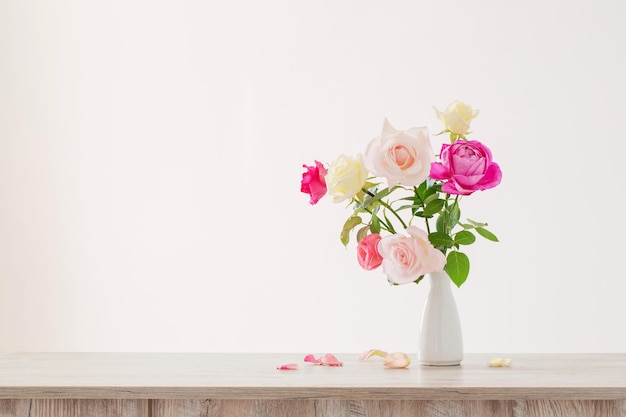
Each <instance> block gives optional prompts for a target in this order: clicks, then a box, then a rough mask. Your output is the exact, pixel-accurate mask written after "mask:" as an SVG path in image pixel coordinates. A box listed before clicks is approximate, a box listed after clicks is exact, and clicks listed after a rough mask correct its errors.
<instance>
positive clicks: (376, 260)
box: [356, 233, 383, 271]
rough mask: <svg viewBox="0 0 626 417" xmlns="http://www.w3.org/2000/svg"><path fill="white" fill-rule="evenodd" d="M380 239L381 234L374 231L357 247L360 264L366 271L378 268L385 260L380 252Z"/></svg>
mask: <svg viewBox="0 0 626 417" xmlns="http://www.w3.org/2000/svg"><path fill="white" fill-rule="evenodd" d="M380 239H381V236H380V235H379V234H378V233H372V234H370V235H367V236H365V237H364V238H363V239H362V240H361V241H360V242H359V244H358V245H357V247H356V255H357V259H358V261H359V265H361V268H363V269H365V270H366V271H371V270H372V269H376V268H378V267H379V266H380V264H381V263H382V262H383V257H382V256H380V253H379V252H378V242H380Z"/></svg>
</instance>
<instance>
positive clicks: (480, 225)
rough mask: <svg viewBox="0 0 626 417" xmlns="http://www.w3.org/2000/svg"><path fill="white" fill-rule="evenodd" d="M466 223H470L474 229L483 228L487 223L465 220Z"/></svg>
mask: <svg viewBox="0 0 626 417" xmlns="http://www.w3.org/2000/svg"><path fill="white" fill-rule="evenodd" d="M467 221H468V222H470V224H473V225H474V226H475V227H485V226H487V223H480V222H475V221H474V220H472V219H467Z"/></svg>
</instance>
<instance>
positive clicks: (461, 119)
mask: <svg viewBox="0 0 626 417" xmlns="http://www.w3.org/2000/svg"><path fill="white" fill-rule="evenodd" d="M434 109H435V112H436V113H437V117H438V118H439V119H441V121H443V123H444V125H445V126H446V129H447V130H449V131H450V132H452V133H456V134H458V135H464V134H466V133H467V132H468V131H469V128H470V122H471V121H472V120H473V119H474V118H476V116H478V110H474V109H472V107H471V106H470V105H469V104H465V103H463V102H462V101H458V100H457V101H455V102H452V103H451V104H450V105H449V106H448V107H447V108H446V111H444V112H441V111H439V110H437V108H435V107H434Z"/></svg>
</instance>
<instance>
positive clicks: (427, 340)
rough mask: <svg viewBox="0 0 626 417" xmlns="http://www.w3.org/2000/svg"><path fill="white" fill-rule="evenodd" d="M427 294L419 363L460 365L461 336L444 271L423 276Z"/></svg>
mask: <svg viewBox="0 0 626 417" xmlns="http://www.w3.org/2000/svg"><path fill="white" fill-rule="evenodd" d="M425 278H426V279H427V280H428V281H429V282H430V291H429V292H428V297H427V299H426V305H424V311H423V313H422V321H421V326H420V339H419V350H418V355H417V356H418V361H419V363H420V364H421V365H429V366H450V365H460V364H461V361H462V360H463V334H462V332H461V320H460V318H459V311H458V309H457V307H456V301H454V295H453V294H452V288H451V284H452V281H451V280H450V277H449V276H448V274H447V273H446V272H445V271H442V272H432V273H430V274H427V275H426V277H425Z"/></svg>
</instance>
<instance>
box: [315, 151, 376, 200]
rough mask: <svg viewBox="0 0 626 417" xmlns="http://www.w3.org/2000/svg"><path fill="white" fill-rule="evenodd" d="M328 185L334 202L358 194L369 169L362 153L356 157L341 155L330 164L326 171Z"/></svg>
mask: <svg viewBox="0 0 626 417" xmlns="http://www.w3.org/2000/svg"><path fill="white" fill-rule="evenodd" d="M324 179H325V180H326V187H327V188H328V194H329V195H331V196H332V197H333V202H334V203H339V202H342V201H345V200H348V199H350V198H352V197H354V196H355V195H356V193H358V192H359V191H361V188H362V187H363V185H364V184H365V181H367V169H366V168H365V165H364V164H363V160H362V158H361V155H357V156H356V157H355V158H352V157H350V156H346V155H340V156H339V157H338V158H337V159H336V160H335V162H333V163H332V164H330V166H329V167H328V172H327V173H326V177H325V178H324Z"/></svg>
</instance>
